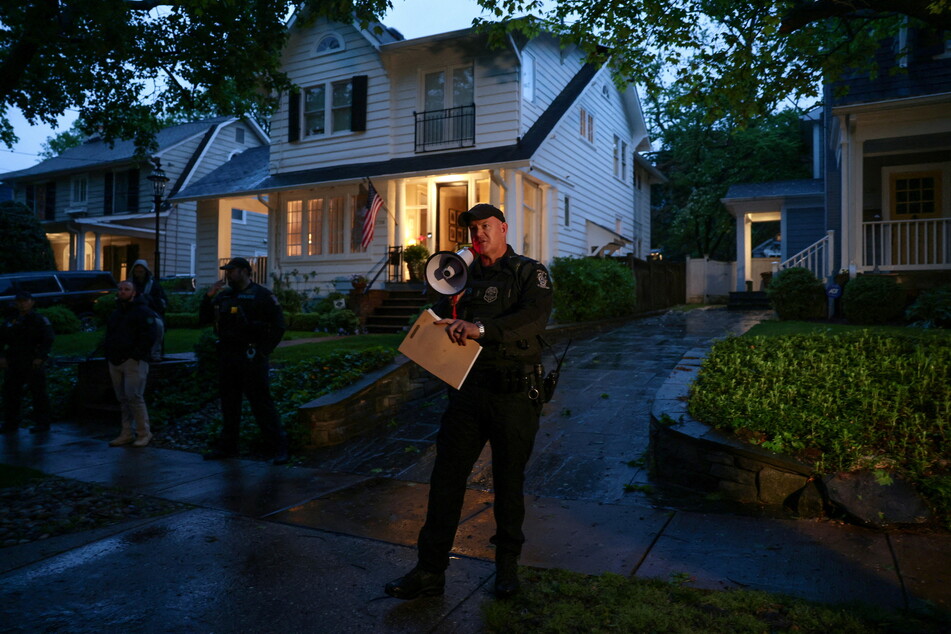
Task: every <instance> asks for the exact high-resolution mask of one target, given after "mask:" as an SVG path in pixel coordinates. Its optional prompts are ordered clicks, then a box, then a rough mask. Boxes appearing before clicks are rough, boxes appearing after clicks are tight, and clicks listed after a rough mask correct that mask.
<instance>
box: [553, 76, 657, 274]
mask: <svg viewBox="0 0 951 634" xmlns="http://www.w3.org/2000/svg"><path fill="white" fill-rule="evenodd" d="M604 87H607V96H606V97H605V95H604V93H603V92H602V89H603V88H604ZM581 108H584V109H585V110H587V111H588V112H589V113H592V114H593V115H594V119H595V124H594V129H595V139H594V143H590V142H588V141H587V140H586V139H583V138H582V137H581V135H580V126H579V116H580V109H581ZM614 135H617V136H618V137H620V138H621V139H623V140H625V141H626V142H627V150H628V154H629V156H628V158H627V174H626V179H625V181H624V182H622V181H621V180H619V179H618V178H616V177H615V176H614V154H613V139H614ZM633 145H634V142H633V138H632V130H631V128H630V124H629V122H628V118H627V116H626V115H625V111H624V108H623V105H622V102H621V95H620V93H618V91H617V90H616V89H615V87H614V85H613V83H612V82H611V78H610V72H609V71H608V70H607V69H602V70H601V71H600V72H599V73H598V74H597V75H596V77H595V78H594V80H593V81H592V82H591V83H590V84H589V85H588V87H587V88H586V89H585V90H584V92H583V93H582V95H581V96H580V97H579V98H578V99H577V100H576V102H575V103H574V104H573V105H572V106H571V108H569V110H568V112H567V113H566V114H565V117H564V118H563V119H562V121H561V122H560V123H559V124H558V125H557V126H556V127H555V129H554V131H553V133H552V134H551V135H550V136H549V138H548V139H547V140H546V141H545V142H544V143H543V144H542V147H541V148H540V149H539V151H538V152H537V153H536V156H535V161H534V165H535V166H536V168H539V169H541V170H543V171H544V172H547V173H549V174H552V175H554V176H555V177H557V178H558V179H561V180H562V181H563V182H562V183H561V184H560V190H561V191H560V196H559V202H558V209H557V210H554V211H555V213H554V217H553V221H554V223H553V228H554V234H555V247H554V250H553V253H554V255H555V256H566V255H571V256H583V255H588V254H587V253H586V251H587V242H586V230H585V221H586V220H590V221H592V222H594V223H597V224H599V225H602V226H603V227H606V228H608V229H610V230H612V231H614V230H615V229H616V219H617V218H620V219H621V231H620V233H621V235H623V236H625V237H627V238H632V239H634V240H635V243H636V241H637V239H638V237H640V236H638V235H636V231H635V192H634V186H633V169H634V165H633V157H632V154H633ZM644 191H645V192H646V191H649V190H646V189H645V190H644ZM565 195H567V196H569V197H570V198H571V218H570V219H571V224H570V226H568V227H566V226H565V225H564V196H565ZM648 237H649V236H648ZM648 246H649V245H648ZM627 252H629V251H627Z"/></svg>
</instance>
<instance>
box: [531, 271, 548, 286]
mask: <svg viewBox="0 0 951 634" xmlns="http://www.w3.org/2000/svg"><path fill="white" fill-rule="evenodd" d="M535 276H536V277H537V278H538V288H551V283H550V282H549V281H548V271H546V270H544V269H538V270H537V271H535Z"/></svg>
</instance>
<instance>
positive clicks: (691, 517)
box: [634, 511, 905, 608]
mask: <svg viewBox="0 0 951 634" xmlns="http://www.w3.org/2000/svg"><path fill="white" fill-rule="evenodd" d="M634 574H635V575H636V576H637V577H652V578H658V579H664V580H670V579H674V578H680V577H682V578H689V579H690V583H689V585H691V586H693V587H699V588H709V589H714V590H725V589H732V588H747V589H751V590H763V591H767V592H780V593H785V594H791V595H795V596H799V597H803V598H807V599H810V600H814V601H822V602H828V603H842V602H850V601H860V602H862V601H864V602H866V603H874V604H876V605H880V606H887V607H891V608H904V607H905V598H904V595H903V592H902V587H901V581H900V579H899V577H898V574H897V571H896V569H895V561H894V559H893V558H892V555H891V552H890V550H889V547H888V542H887V540H886V538H885V535H884V534H882V533H877V532H874V531H870V530H867V529H862V528H858V527H854V526H843V525H837V524H832V523H827V522H813V521H807V520H799V521H796V520H776V519H768V518H752V517H740V516H733V515H725V514H708V513H689V512H682V511H681V512H677V514H676V515H675V516H674V518H673V519H672V520H671V522H670V524H669V525H668V526H667V527H666V528H665V529H664V531H663V533H662V534H661V536H660V537H659V538H658V540H657V542H656V544H654V546H653V548H651V550H650V553H649V554H648V555H647V557H646V559H645V560H644V562H643V563H642V564H641V565H640V566H639V567H638V568H637V569H636V570H635V571H634Z"/></svg>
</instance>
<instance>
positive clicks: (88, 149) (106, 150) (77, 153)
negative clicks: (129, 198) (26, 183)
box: [0, 116, 235, 181]
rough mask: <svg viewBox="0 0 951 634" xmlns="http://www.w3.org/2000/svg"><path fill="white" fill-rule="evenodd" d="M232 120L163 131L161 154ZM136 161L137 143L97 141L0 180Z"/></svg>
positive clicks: (159, 138) (219, 119) (218, 119)
mask: <svg viewBox="0 0 951 634" xmlns="http://www.w3.org/2000/svg"><path fill="white" fill-rule="evenodd" d="M231 120H235V118H234V117H231V116H225V117H215V118H213V119H204V120H202V121H192V122H189V123H182V124H180V125H175V126H171V127H168V128H165V129H164V130H160V131H159V133H158V134H157V135H156V137H155V141H156V143H158V148H159V150H158V151H159V152H161V150H162V149H163V148H169V147H171V146H173V145H177V144H178V143H181V142H183V141H186V140H187V139H190V138H192V137H194V136H197V135H203V134H205V133H206V132H207V130H208V129H209V127H214V126H218V125H220V124H222V123H226V122H228V121H231ZM134 157H135V143H134V142H133V141H131V140H130V141H121V140H120V141H116V142H115V144H114V145H113V146H111V147H110V145H109V144H108V143H106V142H105V141H103V140H102V139H99V138H96V139H92V140H89V141H86V142H85V143H83V144H82V145H79V146H76V147H73V148H69V149H68V150H65V151H63V152H62V153H61V154H60V155H59V156H55V157H53V158H50V159H46V160H45V161H42V162H40V163H37V164H36V165H34V166H32V167H28V168H27V169H24V170H19V171H16V172H7V173H6V174H0V180H4V181H10V180H16V179H21V178H29V177H34V176H44V175H48V174H54V173H58V172H73V171H85V170H88V169H90V168H92V167H97V166H102V165H107V164H113V163H127V162H129V161H131V160H132V159H133V158H134Z"/></svg>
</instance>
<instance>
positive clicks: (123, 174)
mask: <svg viewBox="0 0 951 634" xmlns="http://www.w3.org/2000/svg"><path fill="white" fill-rule="evenodd" d="M103 193H104V196H103V206H102V212H103V214H104V215H106V216H109V215H112V214H123V213H128V212H134V211H138V208H139V170H136V169H132V170H124V171H119V172H107V173H106V175H105V188H104V191H103Z"/></svg>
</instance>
